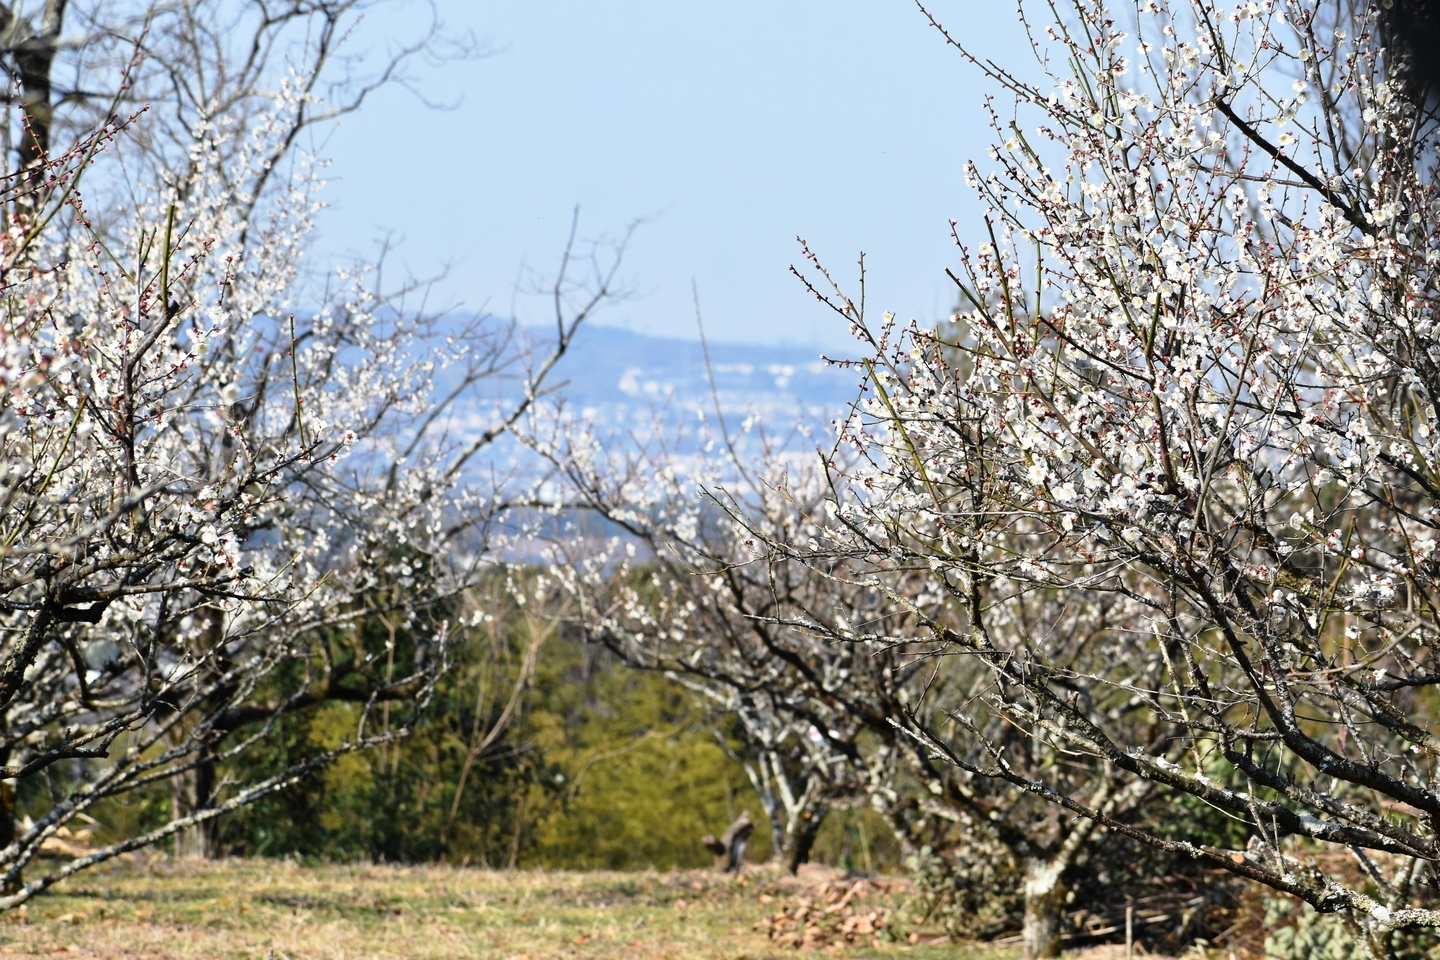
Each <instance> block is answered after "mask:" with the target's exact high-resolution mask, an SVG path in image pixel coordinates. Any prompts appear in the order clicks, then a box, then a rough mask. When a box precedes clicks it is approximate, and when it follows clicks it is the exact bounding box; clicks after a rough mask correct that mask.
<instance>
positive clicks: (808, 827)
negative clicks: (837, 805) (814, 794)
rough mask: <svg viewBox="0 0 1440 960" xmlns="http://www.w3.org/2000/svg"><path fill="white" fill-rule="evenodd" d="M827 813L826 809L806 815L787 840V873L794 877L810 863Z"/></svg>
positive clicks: (785, 850) (785, 849) (785, 852)
mask: <svg viewBox="0 0 1440 960" xmlns="http://www.w3.org/2000/svg"><path fill="white" fill-rule="evenodd" d="M826 813H827V811H826V810H825V808H824V807H821V808H820V809H818V810H814V811H811V812H808V813H806V814H805V815H803V817H802V819H801V820H800V823H799V824H798V825H797V826H796V828H795V830H793V831H792V832H791V834H790V836H789V837H788V838H787V839H786V844H785V848H784V851H783V853H784V857H785V872H786V873H789V874H790V875H791V876H794V875H795V874H796V873H798V872H799V870H800V864H802V863H809V862H810V851H812V850H814V849H815V838H816V837H818V836H819V835H820V825H821V824H822V823H824V822H825V814H826Z"/></svg>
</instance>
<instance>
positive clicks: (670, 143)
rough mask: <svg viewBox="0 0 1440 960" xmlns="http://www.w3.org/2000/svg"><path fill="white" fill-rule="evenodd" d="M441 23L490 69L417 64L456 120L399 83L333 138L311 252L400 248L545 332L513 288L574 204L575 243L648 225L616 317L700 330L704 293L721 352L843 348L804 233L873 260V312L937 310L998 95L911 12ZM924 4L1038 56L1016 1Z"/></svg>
mask: <svg viewBox="0 0 1440 960" xmlns="http://www.w3.org/2000/svg"><path fill="white" fill-rule="evenodd" d="M437 6H438V9H439V11H440V14H441V16H442V17H443V19H444V20H445V21H447V22H448V23H449V24H450V25H451V26H452V27H455V28H468V29H470V30H473V31H474V32H475V33H476V34H477V35H480V36H482V37H485V38H488V39H489V40H490V43H491V45H492V47H493V48H494V51H495V52H494V55H492V56H490V57H488V58H486V59H483V60H480V61H478V62H471V63H452V64H448V65H445V66H444V67H442V68H439V69H431V68H428V67H426V68H421V69H419V70H418V71H416V72H417V76H418V79H419V81H420V86H421V89H422V90H423V91H424V93H425V94H426V95H427V96H429V97H431V98H432V99H435V100H459V101H460V105H459V106H458V108H456V109H454V110H450V111H444V112H433V111H428V110H426V109H425V108H424V107H423V106H422V105H421V104H420V103H419V102H418V101H417V100H416V98H415V97H414V96H412V95H411V94H409V93H407V92H406V91H404V90H402V89H398V88H392V89H389V90H386V91H383V92H382V93H381V94H380V95H378V96H377V97H375V98H374V99H373V100H372V101H371V102H370V104H369V105H368V106H367V108H366V110H365V111H364V113H362V114H360V115H357V116H352V117H349V118H346V120H345V121H344V122H343V124H342V125H341V126H340V128H339V129H338V130H336V131H334V133H333V134H331V135H330V136H329V138H328V140H327V141H326V142H325V144H324V145H323V151H324V153H325V154H326V155H328V156H329V157H330V158H331V160H332V161H333V167H332V171H331V172H332V175H333V176H334V178H335V182H334V183H333V184H332V185H331V187H329V188H328V189H327V199H328V201H329V203H330V204H331V209H330V210H329V211H327V212H326V214H325V215H324V217H323V218H322V221H321V231H322V234H321V237H320V250H321V252H322V253H325V254H337V253H347V252H357V253H365V252H367V251H370V250H372V249H373V246H372V245H373V243H374V241H375V240H376V239H378V238H379V237H382V236H384V235H385V233H386V232H387V231H393V234H394V236H395V237H396V238H397V239H399V240H401V241H402V243H401V245H400V247H399V251H398V254H397V256H396V260H397V261H398V262H399V263H400V264H403V265H404V266H405V267H406V268H408V269H409V270H410V271H411V272H413V273H415V274H417V275H426V274H430V273H433V272H435V271H437V270H438V269H439V268H441V267H442V266H444V265H448V268H449V272H448V276H447V277H446V279H445V280H444V281H443V282H442V283H441V284H440V286H439V288H438V290H437V293H438V295H439V296H440V297H441V298H442V299H444V300H446V301H448V302H456V303H463V304H464V305H465V306H466V307H468V308H480V307H487V308H488V309H490V310H491V311H493V312H497V313H501V314H509V313H510V312H511V310H512V304H513V305H514V310H515V312H516V313H517V314H518V315H519V316H521V317H522V319H523V318H531V319H535V320H540V319H543V318H544V309H545V305H544V303H543V302H542V301H541V300H540V299H539V298H538V297H535V296H532V295H529V294H525V293H524V292H522V293H521V294H520V295H519V296H518V297H516V296H515V294H514V291H515V289H516V279H517V276H519V275H520V273H521V271H522V268H528V269H529V270H530V271H532V273H533V274H538V275H541V276H543V275H545V274H547V273H548V272H550V271H551V270H553V268H554V265H555V263H556V258H557V256H558V253H559V251H560V248H561V246H562V244H563V242H564V238H565V234H566V230H567V228H568V225H569V220H570V215H571V210H572V208H573V207H574V206H575V205H576V204H578V205H579V206H580V208H581V215H582V233H584V234H585V235H587V236H597V235H604V234H611V235H617V234H619V233H621V232H623V230H624V227H625V225H626V224H627V223H628V222H630V221H631V220H634V219H636V218H646V219H647V220H648V221H649V222H648V223H647V224H646V225H644V226H643V227H642V228H641V229H640V230H639V232H638V233H637V235H636V237H635V240H634V242H633V244H632V246H631V248H630V251H629V254H628V257H627V261H626V268H625V277H626V279H627V281H628V283H629V286H630V288H631V290H632V293H633V295H632V296H631V297H630V298H629V299H628V300H627V301H625V302H623V303H619V304H616V305H614V306H612V307H611V308H610V309H609V310H608V311H607V312H606V314H605V315H604V316H603V317H602V322H605V323H610V324H614V325H619V326H624V327H627V328H629V329H632V330H636V331H638V332H644V333H650V334H660V335H669V336H681V337H692V336H693V335H694V312H693V308H692V306H691V280H692V278H693V279H694V281H695V283H696V285H697V286H698V288H699V292H700V298H701V305H702V307H703V309H704V313H705V320H706V329H707V332H708V333H709V334H710V335H711V336H713V337H715V338H717V339H724V340H742V341H758V342H787V341H788V342H794V343H802V344H807V345H808V344H814V345H822V346H823V345H836V344H839V343H844V342H846V341H847V337H846V335H845V330H844V329H843V325H842V324H841V323H840V322H839V321H838V320H837V319H835V318H834V317H833V315H830V314H828V313H827V312H826V311H824V310H823V309H822V308H821V307H819V306H818V305H817V304H815V302H814V301H813V300H811V299H809V298H808V297H807V295H806V294H805V293H804V291H803V289H802V288H801V287H800V284H799V283H798V282H797V281H796V280H795V279H794V278H793V277H791V276H790V275H789V274H788V272H787V267H788V266H789V265H790V264H791V263H793V262H796V260H797V259H798V248H797V245H796V243H795V239H794V238H795V236H796V235H797V234H799V235H801V236H804V237H806V238H807V239H808V240H809V241H810V242H811V244H812V246H813V247H814V248H815V249H816V251H817V252H818V253H819V254H820V255H821V256H822V257H823V258H824V260H825V261H826V263H827V264H828V265H829V266H831V267H832V268H833V269H834V270H835V272H836V273H837V274H838V275H839V276H841V277H843V278H846V279H851V278H853V277H854V275H855V258H856V255H857V254H858V252H859V251H861V250H864V251H865V252H866V254H867V263H868V276H869V281H870V282H869V300H870V304H871V306H872V308H873V310H874V312H875V314H876V315H877V316H878V313H879V312H880V311H882V310H886V309H888V310H893V311H895V312H896V313H898V314H900V315H902V316H904V317H911V316H914V317H919V318H922V319H933V318H934V317H936V316H939V315H943V314H945V313H948V310H949V307H950V305H951V300H952V294H951V290H950V288H949V286H948V283H947V282H946V280H945V277H944V273H943V269H944V267H945V266H946V265H947V264H949V263H951V262H953V253H952V248H951V246H950V241H949V238H948V226H947V221H948V219H949V218H951V217H955V218H957V219H959V220H961V222H962V230H966V229H967V228H968V229H970V230H973V228H974V226H975V225H976V223H977V221H976V219H975V218H976V216H977V208H976V205H975V203H974V200H973V198H972V196H971V195H970V192H969V191H968V190H967V188H966V187H965V185H964V180H963V176H962V167H963V164H964V161H965V160H966V159H969V158H983V157H984V152H985V148H986V146H987V145H988V143H989V142H990V135H989V133H990V131H989V130H988V128H987V127H986V126H985V119H984V115H983V113H982V112H981V109H980V106H981V102H982V98H983V96H984V94H985V93H986V92H988V89H989V88H988V87H987V86H986V85H985V84H984V82H983V81H982V80H981V78H980V77H979V76H978V75H977V74H976V72H975V71H974V70H973V69H971V68H969V67H968V66H967V65H966V64H965V63H964V62H963V61H962V60H961V59H960V57H959V56H958V55H956V53H955V52H954V51H953V50H950V49H948V48H947V47H946V46H945V44H944V42H943V41H942V39H941V38H940V37H939V35H938V34H936V33H935V32H934V31H933V30H932V29H931V28H930V27H929V26H928V25H927V24H926V22H925V20H924V17H923V16H922V15H921V14H920V12H919V11H918V10H917V9H916V7H915V6H914V4H913V3H912V2H910V0H825V2H820V0H726V2H723V3H698V2H694V0H668V2H659V0H649V2H641V0H629V2H611V3H597V2H594V0H588V2H586V0H510V2H507V3H492V2H487V0H437ZM931 9H932V10H933V11H934V12H935V13H936V14H937V16H939V17H940V19H942V20H943V21H945V22H946V24H947V26H949V27H950V28H951V30H952V31H953V32H954V33H956V34H957V35H959V36H961V37H963V38H965V41H966V42H967V43H969V44H971V45H972V47H973V48H974V49H976V50H978V51H980V52H982V53H984V54H987V55H990V56H992V57H994V58H995V59H997V60H1001V61H1002V62H1011V63H1014V62H1016V61H1021V62H1023V61H1024V60H1025V59H1026V58H1027V57H1028V54H1027V51H1026V47H1025V45H1024V39H1023V36H1022V35H1021V34H1020V33H1019V31H1018V29H1017V27H1016V25H1015V15H1014V8H1013V6H1012V5H1011V4H1010V3H1008V2H1006V3H983V2H978V0H935V3H934V4H933V6H932V7H931ZM416 14H417V8H416V7H413V6H412V7H410V8H408V10H407V9H406V8H404V7H403V6H402V7H392V8H388V9H387V8H385V7H381V8H379V9H377V10H376V11H374V12H372V13H371V14H370V15H369V16H368V18H367V20H366V21H365V22H364V23H363V24H362V26H361V28H360V30H359V31H358V32H357V35H356V37H355V39H354V41H353V42H352V52H360V51H368V53H369V54H371V55H378V53H379V52H380V51H381V50H383V48H384V45H385V43H386V42H387V40H386V38H390V37H400V36H404V35H406V34H407V32H408V33H413V30H414V26H415V23H416Z"/></svg>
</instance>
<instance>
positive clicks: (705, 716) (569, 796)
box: [20, 569, 900, 870]
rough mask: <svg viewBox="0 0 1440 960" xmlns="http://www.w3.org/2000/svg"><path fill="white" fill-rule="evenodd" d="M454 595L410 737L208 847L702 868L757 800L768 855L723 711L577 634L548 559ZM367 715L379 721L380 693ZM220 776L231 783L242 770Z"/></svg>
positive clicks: (367, 630) (312, 736) (354, 856)
mask: <svg viewBox="0 0 1440 960" xmlns="http://www.w3.org/2000/svg"><path fill="white" fill-rule="evenodd" d="M465 607H466V608H465V609H463V610H457V611H452V612H453V613H455V614H456V615H458V616H459V617H460V618H461V619H462V620H463V622H466V623H469V624H470V625H468V626H466V627H464V628H463V629H460V630H458V631H456V632H455V633H454V634H453V635H452V641H451V642H452V646H451V650H450V657H451V664H450V667H449V669H448V671H447V672H446V673H445V674H444V675H443V677H442V678H441V680H440V682H439V684H438V685H437V689H436V693H435V699H434V702H433V703H432V704H431V706H430V707H429V709H428V711H427V712H426V713H425V714H424V717H423V719H422V720H421V722H420V723H419V725H418V727H417V729H416V730H415V732H414V733H413V734H412V735H410V736H409V737H407V738H404V739H402V740H400V741H398V742H396V743H392V744H387V745H386V746H385V748H384V749H379V750H371V751H364V752H357V753H352V754H349V755H347V756H345V757H343V758H342V759H340V760H339V761H337V762H336V763H334V764H332V765H331V766H330V767H328V768H327V769H326V770H325V771H324V773H323V774H321V775H319V776H316V777H312V778H309V779H307V780H304V781H302V782H300V783H298V784H296V785H295V786H293V787H291V788H289V789H287V790H285V791H283V792H280V793H277V794H274V795H272V796H269V797H266V798H264V799H263V800H261V801H259V802H257V803H255V804H253V805H250V806H248V807H245V808H243V809H241V810H239V811H237V812H236V813H235V814H234V815H233V816H230V817H227V818H225V819H223V820H222V821H221V822H220V823H219V825H218V826H217V828H216V829H215V832H214V835H213V838H212V840H211V843H210V849H212V850H213V851H215V852H216V853H218V854H222V855H234V856H300V857H303V858H315V859H325V860H373V861H380V862H427V861H429V862H433V861H443V862H449V863H456V864H467V865H474V866H484V867H517V866H518V867H549V868H569V869H596V868H599V869H640V868H644V867H650V866H654V867H658V868H661V869H668V868H670V867H699V866H707V865H709V864H710V863H711V862H712V855H711V854H710V853H709V852H708V851H707V850H706V849H705V848H704V847H703V846H702V845H701V843H700V838H701V837H702V836H703V835H704V834H707V833H714V834H717V835H718V834H719V833H721V832H722V831H723V830H724V828H725V827H726V826H727V825H728V824H729V823H731V822H732V821H733V820H734V819H735V818H736V817H737V816H739V815H740V813H741V812H742V811H748V812H749V814H750V816H751V818H752V819H754V820H755V821H756V823H757V824H758V829H756V831H755V833H754V834H753V836H752V838H751V842H750V844H749V848H748V859H750V860H751V861H755V862H759V861H764V860H767V859H769V858H770V856H771V854H772V852H773V850H772V846H773V845H772V843H771V831H770V829H769V823H768V820H767V819H766V816H765V812H764V808H763V805H762V804H760V803H759V802H758V798H757V797H756V794H755V791H754V789H753V788H752V786H751V783H750V781H749V779H748V778H747V776H746V773H745V770H744V767H743V765H742V763H743V760H744V750H745V747H744V745H743V743H742V741H741V739H740V738H739V737H737V736H736V735H735V732H734V731H733V730H732V729H730V728H731V726H732V725H733V720H732V719H730V718H727V717H726V716H724V715H723V714H719V713H717V712H715V711H711V710H707V709H706V708H705V706H704V705H703V704H702V703H700V702H699V701H698V700H697V698H696V697H695V696H694V695H693V694H692V693H691V692H690V691H689V690H687V689H686V688H685V687H683V686H682V685H681V684H679V683H677V682H675V681H674V680H672V679H670V678H669V677H666V676H665V675H663V674H660V673H655V672H649V671H641V670H636V669H633V668H631V667H629V666H627V665H625V664H623V663H621V662H620V661H618V660H617V659H616V658H615V657H614V656H613V655H612V654H610V653H609V652H608V651H606V650H605V649H604V648H603V647H601V646H598V645H596V644H593V643H586V641H585V638H584V635H583V631H582V629H581V627H580V626H579V625H578V624H577V623H576V622H575V619H574V617H573V615H572V614H573V611H572V610H571V609H570V608H569V606H568V604H567V602H566V599H565V597H564V595H563V594H562V593H561V592H560V591H559V590H557V589H555V587H554V584H553V583H552V582H551V581H549V580H548V579H547V578H546V577H545V576H544V575H543V573H541V572H540V571H539V570H534V569H532V570H524V571H519V572H518V573H517V572H514V571H512V572H511V573H509V574H508V575H507V574H500V573H497V574H496V575H495V576H494V577H493V578H492V579H491V581H490V582H488V583H486V584H484V585H483V587H481V588H479V589H477V590H476V591H473V592H472V593H471V594H469V595H467V597H466V598H465ZM403 630H404V628H403V627H397V632H403ZM360 632H361V633H362V634H363V635H364V636H363V639H362V642H363V643H365V644H366V645H367V646H368V647H370V648H371V649H372V651H373V652H374V653H375V654H377V655H378V656H382V657H383V656H384V655H385V652H386V650H387V647H388V648H393V649H397V650H401V651H403V650H406V649H410V646H411V645H409V644H407V643H405V642H404V639H405V638H404V637H403V636H401V637H396V638H395V639H394V640H392V639H391V638H390V636H389V633H390V628H389V624H388V622H387V619H386V617H385V616H384V615H383V614H377V615H375V616H373V617H371V618H369V619H368V620H366V621H365V622H364V623H363V625H362V626H361V627H360ZM409 666H410V665H409V664H400V665H398V666H397V668H396V669H397V670H400V669H404V668H406V667H409ZM362 709H363V707H362V705H360V704H356V703H351V702H333V703H329V704H326V705H325V706H323V707H322V708H320V709H319V710H316V711H311V712H309V713H298V714H294V715H290V716H286V717H283V718H282V719H281V720H280V721H279V723H278V725H277V729H276V730H274V731H272V733H273V735H272V736H271V737H269V738H268V739H267V740H266V741H265V745H264V747H263V748H262V750H260V751H259V752H257V753H256V754H253V755H251V756H249V757H247V758H246V761H245V762H246V763H247V764H248V765H249V769H248V772H247V775H250V776H254V775H256V774H265V773H270V772H272V771H279V770H283V769H285V768H286V767H288V766H289V765H291V764H294V763H296V762H299V761H302V760H303V759H304V758H306V757H308V756H313V755H315V754H316V753H318V752H320V751H323V750H327V749H333V748H334V747H335V746H337V745H338V744H340V743H341V741H342V740H343V739H344V738H345V737H346V736H349V735H351V734H352V732H353V731H354V730H355V729H356V725H357V720H358V717H359V712H360V711H361V710H362ZM374 720H377V721H378V722H379V724H380V725H381V726H382V727H383V726H384V725H385V724H386V722H387V720H386V712H385V710H384V708H383V707H382V708H381V709H380V710H379V712H378V716H377V717H375V718H374ZM372 722H373V721H372ZM257 765H258V766H259V767H261V768H263V769H256V767H257ZM62 771H63V767H62V768H61V769H60V770H56V771H54V772H53V773H52V778H60V777H62V776H63V772H62ZM216 773H217V776H218V778H219V779H221V780H224V779H225V778H226V777H228V776H230V775H231V774H232V773H233V771H229V770H226V769H224V768H223V767H222V768H221V769H219V770H217V771H216ZM40 787H41V785H40V784H39V783H38V782H36V781H31V782H28V783H27V789H26V790H25V791H24V792H23V793H22V796H21V797H20V806H21V809H22V810H23V812H25V813H26V814H27V815H29V816H31V817H32V818H35V817H40V816H43V815H44V813H45V811H46V808H47V807H48V794H47V793H46V791H44V790H43V789H41V788H40ZM174 804H175V796H174V787H173V785H172V784H169V783H157V784H155V785H154V786H153V787H152V788H151V789H149V790H148V791H144V792H141V793H140V794H138V795H132V796H129V797H127V798H125V799H123V800H118V799H117V800H116V801H112V802H110V803H108V804H105V805H103V806H102V807H101V808H100V810H98V811H97V813H96V815H95V820H96V824H95V825H94V827H93V829H94V832H95V834H96V837H97V839H100V840H110V839H118V838H121V837H124V836H128V835H133V834H134V833H135V832H137V831H138V830H139V829H141V828H143V827H147V826H151V825H153V824H157V823H163V822H165V821H166V820H168V819H169V817H170V816H171V815H172V813H173V809H172V808H173V806H174ZM172 847H173V843H172ZM812 858H813V859H815V860H817V861H819V862H824V863H832V864H835V865H838V866H841V867H843V868H846V869H856V870H868V869H880V868H894V867H897V866H899V865H900V864H899V860H900V857H899V854H898V850H897V847H896V845H895V844H894V842H893V839H891V838H890V837H889V836H888V835H887V832H886V829H885V827H884V825H883V823H882V822H881V821H880V820H879V819H878V818H877V817H875V816H874V815H873V814H870V813H869V812H868V811H866V810H853V811H852V810H845V811H841V812H839V813H837V814H836V815H834V816H833V817H831V818H830V820H829V822H827V824H826V825H825V828H824V829H823V830H822V833H821V836H820V838H819V839H818V841H817V843H816V847H815V850H814V852H813V854H812Z"/></svg>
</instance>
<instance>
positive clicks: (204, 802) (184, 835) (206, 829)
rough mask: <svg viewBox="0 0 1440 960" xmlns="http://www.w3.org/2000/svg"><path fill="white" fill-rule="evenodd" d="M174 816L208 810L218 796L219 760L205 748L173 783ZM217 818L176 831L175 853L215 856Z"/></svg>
mask: <svg viewBox="0 0 1440 960" xmlns="http://www.w3.org/2000/svg"><path fill="white" fill-rule="evenodd" d="M170 797H171V815H172V816H173V817H174V819H176V820H180V819H182V818H184V817H189V816H193V815H194V814H196V813H199V812H200V811H202V810H208V809H209V808H210V805H211V804H212V803H213V802H214V799H215V760H214V758H213V757H212V756H211V755H210V753H209V751H208V750H207V751H205V752H204V753H203V754H202V755H201V756H200V758H199V760H198V761H197V762H196V765H195V767H194V768H193V769H191V770H187V771H186V772H184V773H182V774H180V775H178V776H176V777H175V778H174V779H173V780H171V782H170ZM214 845H215V821H214V820H206V821H205V822H203V823H197V824H195V825H194V826H190V827H186V828H185V829H183V830H181V831H180V832H179V833H177V834H175V856H176V857H188V858H192V859H196V860H208V859H209V858H210V857H211V856H213V855H214V852H215V851H214Z"/></svg>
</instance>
